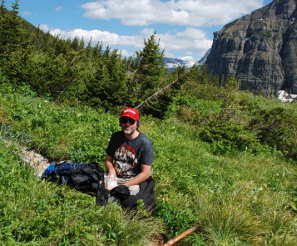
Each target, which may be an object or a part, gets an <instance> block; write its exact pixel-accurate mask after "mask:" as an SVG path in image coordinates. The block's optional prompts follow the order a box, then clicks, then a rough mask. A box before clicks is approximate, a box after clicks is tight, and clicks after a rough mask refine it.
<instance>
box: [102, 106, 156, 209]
mask: <svg viewBox="0 0 297 246" xmlns="http://www.w3.org/2000/svg"><path fill="white" fill-rule="evenodd" d="M119 124H120V127H121V128H122V130H121V131H119V132H116V133H114V134H113V135H112V136H111V139H110V141H109V144H108V147H107V149H106V153H107V157H106V160H105V166H106V168H107V169H108V176H107V177H106V180H107V182H106V188H107V189H108V190H110V194H111V195H112V196H114V197H116V198H118V199H119V200H120V202H121V205H122V206H123V207H126V208H136V207H137V200H143V201H144V205H145V207H146V208H147V209H148V210H152V209H153V206H154V182H153V179H152V177H151V170H152V163H153V147H152V143H151V141H150V140H149V139H148V137H146V136H145V135H144V134H143V133H141V132H140V131H139V125H140V123H139V112H138V111H137V109H135V108H125V109H123V110H122V112H121V114H120V119H119Z"/></svg>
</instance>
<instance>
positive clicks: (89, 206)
mask: <svg viewBox="0 0 297 246" xmlns="http://www.w3.org/2000/svg"><path fill="white" fill-rule="evenodd" d="M202 89H203V88H200V91H203V90H202ZM232 93H233V94H232V95H231V94H228V95H227V94H225V95H224V96H223V97H220V96H218V97H217V96H216V95H212V96H211V95H209V94H203V95H202V94H201V95H194V94H193V95H180V96H177V97H176V100H175V101H174V102H173V103H172V105H171V106H170V108H169V110H168V112H167V114H166V117H165V118H164V119H163V120H160V119H155V118H152V117H150V116H144V117H142V122H141V131H143V132H144V133H145V134H146V135H147V136H149V137H150V138H151V139H152V141H153V143H154V149H155V154H156V158H155V162H154V170H153V177H154V179H155V181H156V195H157V206H156V210H155V211H154V214H153V217H148V216H145V215H144V211H142V210H141V209H140V211H139V212H138V214H136V215H132V214H129V213H127V212H125V211H123V210H122V209H121V208H120V207H119V206H117V205H116V204H109V205H108V206H106V207H98V206H96V205H95V198H94V197H91V196H88V195H85V194H81V193H79V192H76V191H73V190H70V189H69V188H67V187H61V186H56V185H55V184H51V183H47V182H43V181H40V180H39V179H38V178H36V177H35V176H34V175H33V172H32V170H30V168H28V167H27V166H26V165H25V164H24V163H22V162H21V161H20V159H19V158H18V154H17V153H18V149H17V147H13V146H10V147H7V146H6V145H5V140H10V141H13V142H15V143H17V144H21V145H23V146H26V147H27V148H28V149H33V150H35V151H37V152H38V153H41V154H42V155H44V156H45V157H47V158H48V159H50V160H51V161H59V160H65V159H71V160H73V161H78V162H91V161H97V162H98V163H100V165H103V158H104V155H105V147H106V145H107V142H108V139H109V136H110V135H111V133H112V132H114V131H116V130H118V129H119V127H118V117H117V115H113V114H109V113H105V112H103V111H100V110H99V109H98V110H95V109H92V108H90V107H86V106H81V107H70V106H67V105H62V104H60V105H58V104H54V103H53V102H51V100H50V99H46V98H39V97H36V96H35V95H34V93H33V92H32V91H30V90H29V89H28V88H23V89H20V90H18V91H15V90H14V89H12V88H10V87H9V86H7V87H2V88H1V89H0V195H1V197H2V199H1V200H0V228H1V230H0V244H1V245H51V246H53V245H61V246H62V245H63V246H64V245H65V246H66V245H120V246H125V245H147V243H148V242H149V241H150V240H152V238H154V237H158V234H160V233H161V234H163V235H165V236H164V237H165V238H167V239H169V238H171V237H174V236H176V235H178V234H179V233H181V232H183V231H184V230H186V229H188V228H189V227H191V226H193V225H195V224H196V223H200V224H201V227H200V229H199V231H198V232H196V233H193V234H192V235H191V236H189V237H187V238H185V239H184V240H182V241H181V242H179V243H178V244H177V245H180V246H187V245H197V246H198V245H199V246H202V245H213V246H214V245H220V246H223V245H226V246H227V245H228V246H230V245H232V246H233V245H234V246H235V245H261V246H262V245H275V246H280V245H287V246H289V245H297V243H296V242H297V233H296V231H297V165H296V158H295V153H296V152H294V150H295V151H297V150H296V149H295V147H296V146H297V145H296V141H295V140H296V139H295V138H294V136H295V135H294V134H296V132H295V131H294V129H296V124H297V121H296V119H297V117H296V116H297V107H296V104H290V105H289V104H282V103H280V102H278V101H276V100H273V99H265V98H262V97H256V96H253V95H251V94H248V93H244V92H232ZM210 94H211V93H210ZM198 98H199V99H198ZM276 109H277V110H278V111H277V112H278V114H276V112H275V110H276ZM274 112H275V117H271V115H273V113H274ZM279 114H281V116H282V118H277V115H279ZM284 115H287V118H286V119H284ZM292 119H293V120H294V119H295V123H296V124H295V125H294V124H291V122H292ZM270 121H271V124H270ZM288 126H290V127H289V128H288ZM269 127H270V131H269V130H268V131H267V129H269ZM271 132H272V133H273V134H272V135H271V134H270V133H271ZM294 141H295V142H294ZM282 146H284V147H285V149H284V148H282Z"/></svg>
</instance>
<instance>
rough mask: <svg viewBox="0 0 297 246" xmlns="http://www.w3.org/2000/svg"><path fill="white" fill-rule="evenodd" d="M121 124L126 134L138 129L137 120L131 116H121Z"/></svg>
mask: <svg viewBox="0 0 297 246" xmlns="http://www.w3.org/2000/svg"><path fill="white" fill-rule="evenodd" d="M119 122H120V126H121V127H122V130H123V132H124V133H125V134H126V135H132V134H133V133H134V132H135V131H136V130H137V121H136V120H133V119H132V118H129V117H126V116H124V117H121V118H120V120H119Z"/></svg>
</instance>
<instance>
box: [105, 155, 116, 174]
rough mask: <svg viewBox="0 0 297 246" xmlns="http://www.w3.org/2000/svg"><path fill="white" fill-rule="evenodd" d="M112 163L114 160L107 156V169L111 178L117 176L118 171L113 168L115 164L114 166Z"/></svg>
mask: <svg viewBox="0 0 297 246" xmlns="http://www.w3.org/2000/svg"><path fill="white" fill-rule="evenodd" d="M112 161H113V158H112V157H111V156H109V155H108V156H106V158H105V162H104V164H105V167H106V168H107V169H108V175H109V176H116V171H115V169H114V167H113V164H112Z"/></svg>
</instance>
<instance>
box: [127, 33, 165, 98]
mask: <svg viewBox="0 0 297 246" xmlns="http://www.w3.org/2000/svg"><path fill="white" fill-rule="evenodd" d="M163 53H164V51H163V50H161V49H160V44H159V41H158V40H156V34H155V33H154V34H152V35H151V36H150V37H149V38H148V39H146V40H144V48H143V50H141V51H139V52H137V53H136V55H137V58H136V59H137V61H138V64H139V65H138V69H137V71H136V74H135V78H134V81H133V83H132V91H134V93H133V94H134V96H135V97H136V101H138V102H139V101H141V100H143V99H145V98H147V97H149V96H150V95H152V94H153V93H154V92H155V91H156V90H157V89H158V88H160V87H161V77H162V75H163V74H164V73H165V67H164V62H163V57H164V55H163Z"/></svg>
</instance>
